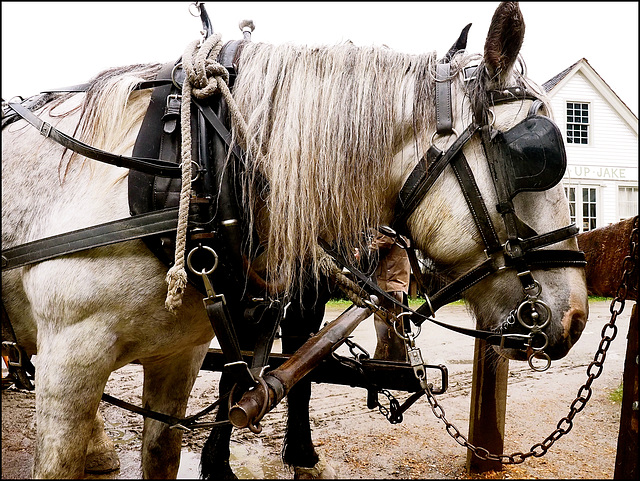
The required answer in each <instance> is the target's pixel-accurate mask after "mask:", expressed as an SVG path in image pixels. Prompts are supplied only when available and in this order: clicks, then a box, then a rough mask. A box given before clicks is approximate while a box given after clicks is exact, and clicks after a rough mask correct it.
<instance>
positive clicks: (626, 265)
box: [425, 217, 638, 464]
mask: <svg viewBox="0 0 640 481" xmlns="http://www.w3.org/2000/svg"><path fill="white" fill-rule="evenodd" d="M629 243H630V249H629V251H630V252H629V255H628V256H627V257H625V259H624V261H623V263H622V267H623V274H622V280H621V282H620V286H619V287H618V290H617V291H616V297H615V298H614V299H613V300H612V301H611V305H610V307H609V311H610V312H611V320H610V321H609V322H608V323H607V324H605V326H604V327H603V328H602V339H601V341H600V345H599V346H598V349H597V351H596V354H595V356H594V359H593V361H592V362H591V363H590V364H589V366H588V367H587V376H588V378H587V381H586V382H585V383H584V384H583V385H582V386H581V387H580V389H578V394H577V396H576V398H575V399H574V400H573V402H572V403H571V406H570V410H569V414H568V415H567V416H565V417H563V418H562V419H560V421H559V422H558V424H557V425H556V429H555V430H554V431H553V432H552V433H551V434H550V435H549V436H547V437H546V438H545V440H544V441H542V442H541V443H537V444H534V445H533V446H531V449H530V451H528V452H526V453H523V452H520V451H518V452H515V453H512V454H510V455H507V454H493V453H490V452H489V451H488V450H487V449H485V448H483V447H480V446H474V445H473V444H471V443H470V442H469V440H468V439H467V437H466V436H465V435H464V434H462V433H461V432H460V430H459V429H458V428H457V427H456V426H455V425H454V424H453V423H451V422H450V421H448V420H447V418H446V417H445V412H444V409H443V408H442V406H441V405H440V404H439V403H438V401H437V400H436V398H435V396H434V395H433V393H432V392H431V388H430V386H427V387H426V388H425V392H426V394H427V400H428V401H429V404H430V405H431V410H432V411H433V414H434V415H435V416H436V417H437V418H438V419H440V420H441V421H442V422H444V424H445V426H446V430H447V433H449V435H450V436H451V437H452V438H453V439H454V440H455V441H456V442H457V443H458V444H460V445H461V446H464V447H465V448H467V449H469V450H470V451H472V452H473V454H475V455H476V456H477V457H479V458H480V459H485V460H488V461H499V462H500V463H502V464H520V463H522V462H524V460H525V459H527V458H529V457H531V456H535V457H541V456H544V455H545V454H546V453H547V451H548V450H549V448H550V447H551V446H553V444H554V443H555V442H556V441H557V440H558V439H560V438H561V437H562V436H564V435H565V434H567V433H568V432H569V431H571V428H572V427H573V418H574V417H575V415H576V414H578V413H579V412H580V411H582V410H583V409H584V407H585V406H586V404H587V401H589V399H590V398H591V394H592V390H591V384H592V383H593V381H594V380H595V379H597V378H598V377H599V376H600V374H601V373H602V368H603V364H604V360H605V358H606V355H607V350H608V349H609V346H610V345H611V341H613V339H615V337H616V334H617V332H618V327H617V326H616V325H615V322H616V319H617V318H618V316H619V315H620V314H621V313H622V311H623V310H624V303H625V299H626V296H627V291H628V282H629V279H630V277H631V273H632V271H633V269H634V267H635V265H636V263H637V259H638V217H636V219H635V221H634V225H633V230H632V231H631V238H630V241H629ZM616 304H619V306H618V307H617V308H616ZM608 330H609V331H611V332H610V333H607V331H608ZM596 369H597V370H596ZM594 370H595V372H593V371H594Z"/></svg>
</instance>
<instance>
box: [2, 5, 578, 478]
mask: <svg viewBox="0 0 640 481" xmlns="http://www.w3.org/2000/svg"><path fill="white" fill-rule="evenodd" d="M513 32H517V34H513ZM523 33H524V24H523V23H522V18H521V14H520V12H519V9H518V8H517V5H514V4H502V5H501V6H500V7H499V8H498V10H497V11H496V14H495V16H494V19H493V21H492V25H491V28H490V32H489V35H488V38H487V44H486V47H485V54H484V56H478V55H468V54H466V53H465V52H455V55H452V58H451V59H450V61H451V72H450V78H451V93H452V112H453V116H452V119H453V128H454V129H455V130H456V131H457V132H463V131H465V129H466V128H467V127H468V126H469V125H470V124H472V122H474V110H476V111H477V109H478V108H480V107H482V108H484V107H487V108H490V111H491V114H490V115H489V116H488V118H489V119H493V127H494V128H495V129H497V130H500V131H507V130H509V129H510V128H511V127H512V126H514V125H516V124H518V122H520V121H521V120H522V119H523V118H525V117H526V115H527V111H528V109H529V107H530V105H531V103H532V101H531V100H530V99H525V100H518V101H513V102H507V103H501V104H497V105H495V106H491V105H486V106H480V107H479V106H478V102H477V101H476V100H473V99H477V95H475V96H472V97H473V99H472V98H470V95H469V94H470V91H469V83H468V82H466V81H465V80H464V74H463V69H464V67H467V66H469V65H478V64H480V67H479V68H478V70H477V72H478V73H477V77H478V78H477V79H476V81H474V82H471V83H472V84H473V85H475V88H476V94H477V93H478V92H479V93H481V94H482V92H484V91H489V90H496V89H501V88H503V87H505V86H514V85H517V86H520V87H522V88H526V89H527V90H528V91H533V92H536V93H537V95H538V96H539V97H540V98H541V99H543V100H544V96H543V93H542V90H541V89H540V88H539V87H536V86H535V85H534V84H532V83H531V82H530V81H528V80H527V79H526V78H525V77H524V76H523V75H522V74H521V73H519V72H518V71H517V69H514V64H515V63H516V59H517V55H518V52H519V49H520V45H521V43H522V35H523ZM435 66H436V57H435V54H433V53H431V54H426V55H405V54H400V53H397V52H394V51H392V50H390V49H388V48H376V47H371V48H358V47H355V46H353V45H350V44H344V45H338V46H334V47H321V48H307V47H294V46H290V45H286V46H279V47H275V46H270V45H263V44H247V45H246V46H245V48H244V50H243V52H242V56H241V58H240V68H239V76H238V78H237V82H236V85H235V88H234V97H235V99H236V100H237V102H238V106H239V108H240V112H241V114H242V116H243V117H244V119H246V121H247V125H248V138H242V137H240V138H239V139H238V141H239V142H240V144H241V145H242V146H243V147H245V149H246V150H247V151H248V152H249V153H250V155H249V158H250V159H252V161H251V162H250V163H248V164H247V165H245V166H244V169H245V172H246V173H247V175H246V178H247V182H246V184H245V192H244V194H245V195H246V199H247V202H246V206H247V208H248V209H254V210H251V211H250V212H251V216H250V217H251V220H252V222H253V223H254V225H255V228H256V229H257V231H258V232H259V234H260V235H261V242H262V243H263V244H264V245H265V246H266V247H267V256H268V259H267V262H266V274H265V276H266V277H267V278H268V279H287V280H290V286H289V288H292V287H293V286H294V285H295V283H296V279H298V274H297V271H296V267H295V266H297V265H300V263H303V264H304V265H308V266H310V269H317V265H318V259H317V238H318V237H322V238H324V239H325V240H327V241H337V242H339V244H340V245H341V246H343V247H345V248H347V249H348V248H349V247H350V246H352V245H354V244H355V242H356V240H357V239H358V237H359V236H360V233H361V232H363V231H367V230H368V229H371V228H375V227H376V226H379V225H383V224H391V223H392V221H393V216H394V208H395V206H396V203H397V198H398V193H399V191H400V189H401V187H402V186H403V183H404V181H405V180H406V179H407V177H408V176H409V174H410V173H411V171H412V169H413V168H414V167H415V166H416V164H417V163H418V161H419V159H420V158H421V157H422V156H423V154H424V153H425V151H426V150H427V149H428V148H429V145H430V141H431V140H432V138H433V137H434V132H435V130H436V108H435V101H434V91H435V88H436V83H435V81H434V76H435ZM158 68H159V67H158V66H157V65H151V66H135V67H130V68H126V69H114V70H112V71H110V72H108V73H106V74H103V75H101V76H100V77H99V79H100V81H98V82H96V83H95V85H94V88H92V89H91V91H90V92H89V93H88V94H84V93H81V94H65V95H58V96H55V99H54V100H53V101H51V102H48V103H47V104H46V105H44V106H43V107H41V108H39V109H38V110H37V111H36V112H35V113H36V114H37V115H38V116H39V117H40V118H42V119H43V120H44V121H46V122H49V123H50V124H51V125H53V126H54V127H55V128H57V129H58V130H61V131H63V132H66V133H68V134H73V133H74V132H76V130H77V131H78V132H80V134H79V135H80V137H81V139H82V140H83V141H84V142H86V143H88V144H91V145H93V146H95V147H98V148H101V149H103V150H106V151H109V152H113V153H116V154H121V155H131V151H132V148H133V145H134V142H135V139H136V136H137V133H138V130H139V128H140V124H141V121H142V118H143V116H144V114H145V111H146V110H147V107H148V104H149V98H150V91H149V90H142V91H138V90H133V86H134V85H136V84H137V83H139V82H140V81H142V80H146V79H150V78H153V77H154V75H155V73H156V72H157V70H158ZM544 108H545V109H546V110H547V111H548V106H546V105H545V107H544ZM475 120H476V121H480V119H475ZM79 125H80V128H79V129H78V126H79ZM453 140H454V137H453V136H444V137H442V136H437V137H436V143H437V144H438V145H439V146H440V147H441V148H442V149H443V150H444V149H445V148H446V147H448V146H449V145H450V144H451V143H452V142H453ZM463 152H464V155H465V156H466V158H467V160H468V162H469V165H470V167H471V170H472V172H473V175H474V176H475V178H476V180H477V183H478V186H479V189H480V192H481V194H482V197H483V198H484V199H485V201H486V205H487V206H488V207H489V216H490V218H491V220H492V221H493V224H494V225H495V226H496V229H497V235H498V237H499V238H500V240H501V241H502V242H504V241H505V240H506V235H507V234H506V231H505V226H504V224H503V222H502V218H501V216H500V214H499V213H498V212H497V211H496V210H495V208H494V206H495V205H496V203H497V197H496V191H495V189H494V187H493V182H492V180H491V172H490V170H489V168H488V165H487V158H486V156H485V150H484V148H483V145H482V142H481V138H480V136H479V135H475V136H473V137H472V138H471V139H470V140H469V141H468V142H467V143H466V144H465V145H464V147H463ZM254 172H258V173H259V174H260V175H261V176H264V178H265V179H266V181H267V182H268V185H269V189H268V191H258V192H257V191H256V190H255V189H257V188H261V187H259V186H260V184H259V183H258V182H252V181H254V180H255V178H256V175H254V174H253V173H254ZM127 174H128V171H127V170H126V169H123V168H119V167H114V166H111V165H107V164H103V163H100V162H96V161H93V160H89V159H85V158H82V157H80V156H70V155H69V153H66V154H65V152H64V149H63V147H61V146H60V145H58V144H56V143H55V142H53V141H51V140H50V139H47V138H44V137H43V136H41V135H40V133H39V132H38V131H37V130H36V129H34V128H32V127H31V126H28V125H27V124H26V123H25V122H24V121H17V122H15V123H13V124H11V125H10V126H9V127H7V128H6V129H5V130H4V131H3V133H2V227H3V228H2V244H3V248H9V247H12V246H15V245H19V244H22V243H25V242H29V241H33V240H36V239H40V238H44V237H48V236H52V235H56V234H60V233H64V232H68V231H72V230H76V229H80V228H83V227H88V226H92V225H96V224H100V223H104V222H108V221H112V220H115V219H120V218H124V217H127V216H129V206H128V201H127ZM513 203H514V206H515V211H516V212H517V214H518V217H519V218H520V219H522V220H523V221H524V222H526V223H527V224H528V225H529V226H530V227H531V228H533V229H534V230H535V231H537V232H539V233H545V232H550V231H553V230H556V229H558V228H561V227H563V226H565V225H566V224H568V223H569V207H568V203H567V200H566V198H565V196H564V193H563V189H562V186H561V185H555V186H554V187H552V188H550V189H548V190H546V191H544V192H523V193H520V194H518V195H517V196H516V197H515V198H514V199H513ZM258 209H260V210H258ZM406 227H407V232H406V233H407V234H408V235H410V237H411V239H412V242H413V245H414V246H416V247H417V248H418V249H420V250H421V251H422V252H424V253H425V254H426V255H427V256H428V257H430V258H431V259H433V260H434V262H435V263H436V264H437V265H438V266H439V267H441V268H443V269H446V270H447V274H448V275H449V276H450V277H452V278H455V277H457V276H459V275H461V274H463V273H464V272H465V271H467V270H468V269H470V268H472V267H473V266H474V265H477V264H478V263H480V262H481V261H482V260H483V259H485V258H486V257H485V253H484V249H485V246H484V244H483V243H482V239H481V237H480V235H479V232H478V230H477V228H476V224H475V222H474V220H473V218H472V215H471V214H470V212H469V208H468V207H467V204H466V202H465V199H464V196H463V195H462V192H461V189H460V186H459V184H458V181H457V179H456V176H455V175H454V173H453V172H452V170H451V168H450V167H447V168H445V169H444V171H443V173H442V175H440V177H439V178H438V179H437V180H436V181H435V183H434V185H433V186H432V188H431V189H430V191H429V192H428V194H427V195H426V196H425V198H424V199H422V200H421V201H420V202H419V203H418V205H417V207H416V209H415V210H414V211H413V213H411V215H410V216H409V217H408V219H407V221H406ZM557 246H559V247H561V248H563V249H566V250H572V251H576V250H577V243H576V241H575V239H573V238H570V239H565V240H562V241H561V242H560V243H559V244H557ZM166 273H167V269H166V267H165V266H164V265H163V264H162V263H161V262H160V261H159V260H158V259H157V258H156V257H155V256H154V255H153V254H152V253H151V252H150V251H149V249H148V248H147V247H146V246H145V244H144V243H142V242H141V241H129V242H125V243H121V244H115V245H110V246H105V247H100V248H95V249H92V250H88V251H84V252H81V253H76V254H72V255H65V256H62V257H58V258H55V259H51V260H47V261H44V262H40V263H37V264H34V265H28V266H24V267H21V268H18V269H13V270H9V271H5V272H3V274H2V300H3V303H4V306H5V308H6V311H7V313H8V316H9V318H10V319H11V321H12V323H13V326H14V330H15V333H16V336H17V338H18V340H19V342H20V343H21V344H22V345H23V346H24V347H25V348H26V350H27V351H28V353H29V354H36V353H37V358H36V378H35V384H36V424H37V439H36V453H35V459H34V467H33V475H34V477H38V478H41V477H59V478H68V477H82V476H83V475H84V472H85V463H86V462H88V460H87V458H88V457H91V456H94V455H96V456H98V457H100V456H103V455H106V456H109V455H110V454H111V455H112V454H113V447H112V446H111V447H110V446H109V445H108V443H107V442H106V441H105V439H104V433H103V432H102V426H101V419H100V418H99V416H97V410H98V404H99V402H100V397H101V395H102V392H103V389H104V387H105V384H106V382H107V379H108V377H109V375H110V373H111V372H112V371H114V370H115V369H118V368H120V367H122V366H124V365H126V364H128V363H130V362H132V361H135V360H139V361H140V362H141V364H142V365H143V367H144V387H143V404H144V405H145V406H146V407H148V408H151V409H153V410H155V411H160V412H163V413H166V414H170V415H173V416H184V414H185V411H186V407H187V401H188V398H189V393H190V391H191V388H192V386H193V383H194V381H195V378H196V375H197V373H198V370H199V367H200V365H201V363H202V360H203V357H204V355H205V353H206V350H207V347H208V345H209V343H210V341H211V339H212V337H213V330H212V328H211V325H210V323H209V320H208V319H207V316H206V314H205V311H204V310H203V308H202V295H201V294H199V293H198V292H197V291H196V290H194V289H193V288H192V287H190V286H189V287H187V289H186V291H185V293H184V299H183V304H182V306H181V307H180V308H179V309H178V310H177V311H176V312H175V313H174V312H169V311H168V310H167V309H165V297H166V291H167V286H166V283H165V276H166ZM534 275H535V278H536V280H537V281H538V282H539V283H540V285H541V286H542V291H541V294H540V298H541V300H543V301H544V302H545V303H546V304H547V305H548V306H549V308H550V310H551V312H552V320H551V322H550V325H549V326H547V328H546V333H547V336H548V343H549V347H548V352H550V353H553V354H552V357H554V358H557V357H562V356H563V355H565V354H566V353H567V352H568V350H569V349H570V347H571V346H572V344H573V343H574V342H575V341H576V340H577V338H578V337H579V335H580V333H581V331H582V329H583V327H584V324H585V322H586V319H587V314H588V304H587V292H586V284H585V278H584V273H583V270H582V269H579V268H576V267H561V268H555V269H538V270H535V271H534ZM465 297H466V299H467V301H468V303H469V304H470V306H471V307H472V309H473V312H474V314H475V316H476V319H477V325H478V327H479V328H482V329H495V328H498V327H499V326H501V325H502V324H503V322H504V321H505V319H507V317H508V316H509V314H510V312H512V310H513V309H514V307H516V306H517V305H518V303H520V302H521V301H522V298H523V289H522V287H521V285H520V282H518V280H516V274H515V271H514V270H513V269H501V270H500V271H498V272H497V273H495V274H494V275H491V276H489V277H486V278H485V279H483V280H481V281H480V282H478V283H477V284H475V285H474V286H472V287H470V288H469V289H468V290H466V292H465ZM503 352H504V354H506V355H510V356H512V357H513V356H516V357H517V356H521V354H519V351H516V350H503ZM180 444H181V432H180V431H179V430H172V429H169V428H168V426H167V425H165V424H163V423H161V422H158V421H154V420H152V419H149V418H147V419H145V424H144V431H143V443H142V450H143V452H142V468H143V475H144V476H145V477H146V478H164V477H175V476H176V473H177V470H178V464H179V458H180ZM96 446H98V448H96ZM213 474H214V475H215V473H213Z"/></svg>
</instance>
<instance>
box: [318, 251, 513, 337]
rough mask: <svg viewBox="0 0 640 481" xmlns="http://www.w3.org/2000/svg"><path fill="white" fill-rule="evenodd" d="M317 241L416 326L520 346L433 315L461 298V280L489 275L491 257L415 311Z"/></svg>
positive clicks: (470, 283)
mask: <svg viewBox="0 0 640 481" xmlns="http://www.w3.org/2000/svg"><path fill="white" fill-rule="evenodd" d="M318 242H319V244H320V246H321V247H322V248H323V249H324V250H325V252H327V253H328V254H329V255H331V256H332V257H333V258H334V259H335V260H336V261H337V262H338V264H340V265H341V266H342V267H345V268H347V269H348V270H349V272H351V273H352V274H353V275H354V276H355V277H356V278H357V279H358V280H359V281H360V282H361V283H362V284H363V285H364V286H365V287H366V288H367V290H368V291H370V292H372V293H374V294H375V295H377V296H380V297H384V298H385V299H387V300H389V301H390V302H392V303H393V304H394V305H396V306H399V307H400V308H401V309H402V310H403V311H404V312H410V313H411V314H412V315H411V321H412V322H413V323H414V324H415V325H418V326H419V325H420V324H422V323H423V322H424V321H429V322H432V323H434V324H436V325H438V326H440V327H444V328H445V329H449V330H451V331H455V332H457V333H460V334H464V335H466V336H471V337H475V338H478V339H484V340H485V341H486V342H488V343H489V344H493V345H496V346H498V345H499V346H502V347H505V348H513V349H522V348H523V344H522V341H521V340H519V339H513V338H508V337H505V338H503V337H502V336H501V335H499V334H496V333H495V332H493V331H481V330H479V329H469V328H466V327H461V326H455V325H452V324H447V323H446V322H440V321H438V320H436V319H434V318H433V317H432V316H433V314H434V313H435V311H436V310H437V309H438V308H439V307H442V306H443V305H446V304H448V303H449V302H451V300H447V299H451V298H453V297H454V298H455V299H457V298H459V297H460V296H459V295H458V294H457V290H459V289H462V290H464V289H466V287H465V288H464V289H463V288H462V284H463V282H469V287H470V286H471V285H473V284H474V283H475V282H478V281H479V280H480V279H478V274H479V273H480V269H484V270H486V275H490V274H492V273H493V272H495V270H496V269H494V268H493V267H492V266H491V265H490V263H491V262H493V261H492V259H488V260H487V261H485V262H483V263H482V264H481V265H480V266H479V267H476V268H475V269H473V270H472V271H470V272H469V278H468V279H466V278H465V280H464V281H461V280H458V281H454V283H453V285H454V289H456V292H454V293H451V294H450V295H448V296H446V299H445V294H444V293H443V294H442V295H441V296H440V297H439V298H437V297H436V300H437V302H438V304H439V305H438V307H434V308H433V309H431V308H430V307H429V302H425V303H424V304H423V305H422V306H420V307H419V308H418V309H417V310H413V309H411V308H410V307H409V306H408V305H406V304H404V303H402V302H400V301H398V300H397V299H396V298H394V297H392V296H390V295H389V294H387V293H386V292H385V291H383V290H382V289H380V287H378V286H377V285H376V284H374V283H373V282H372V281H371V279H369V278H368V277H367V276H366V275H365V274H364V273H363V272H361V271H360V270H359V269H357V268H356V267H354V266H353V265H352V264H351V263H349V262H347V261H346V259H345V258H344V256H343V255H341V254H340V253H339V252H338V251H337V250H336V249H333V248H332V247H331V246H330V245H329V244H328V243H327V242H326V241H324V240H323V239H318ZM484 277H486V276H484V275H483V277H482V278H484ZM434 297H435V296H434ZM432 299H433V298H432ZM455 299H454V300H455Z"/></svg>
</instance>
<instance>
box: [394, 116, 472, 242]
mask: <svg viewBox="0 0 640 481" xmlns="http://www.w3.org/2000/svg"><path fill="white" fill-rule="evenodd" d="M478 128H479V127H478V125H476V124H471V125H469V127H467V128H466V129H465V130H464V132H462V133H461V134H460V136H459V137H458V138H457V139H456V140H455V141H454V142H453V144H451V146H450V147H449V149H447V151H446V152H445V153H444V154H443V155H441V156H439V157H438V158H437V160H436V161H435V162H434V163H432V164H431V165H429V168H428V170H425V168H424V164H425V162H426V161H425V160H423V159H421V160H420V162H418V165H416V167H415V168H414V171H417V172H416V174H414V173H413V172H412V173H411V174H409V178H412V176H415V178H414V179H413V183H412V185H411V186H407V184H406V183H405V185H404V186H403V187H402V189H401V190H400V193H399V194H398V202H397V203H396V211H395V216H394V221H393V225H392V226H391V227H393V229H395V230H405V229H406V226H405V222H406V221H407V219H408V218H409V216H410V215H411V214H412V213H413V211H414V210H415V209H416V207H418V204H419V203H420V202H421V201H422V199H423V198H424V196H425V195H427V192H429V189H431V187H432V186H433V184H434V183H435V181H436V180H437V179H438V177H439V176H440V174H441V173H442V172H443V171H444V169H445V167H446V166H447V165H449V162H451V160H452V159H453V158H454V157H455V156H456V155H457V154H458V152H460V150H461V149H462V147H463V146H464V144H466V143H467V141H468V140H469V139H470V138H471V137H472V136H473V134H475V132H476V131H477V130H478ZM429 150H430V151H431V148H430V149H429ZM427 154H428V155H429V151H428V152H427Z"/></svg>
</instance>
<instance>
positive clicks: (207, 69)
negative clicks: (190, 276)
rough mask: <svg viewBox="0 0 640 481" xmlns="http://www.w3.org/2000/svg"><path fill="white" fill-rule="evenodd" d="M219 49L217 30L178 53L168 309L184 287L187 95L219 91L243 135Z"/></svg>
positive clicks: (189, 160)
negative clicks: (175, 201) (177, 156)
mask: <svg viewBox="0 0 640 481" xmlns="http://www.w3.org/2000/svg"><path fill="white" fill-rule="evenodd" d="M221 49H222V36H221V35H220V34H219V33H214V34H212V35H211V36H209V38H207V39H206V40H205V41H204V42H202V41H201V40H194V41H193V42H192V43H191V44H189V45H188V46H187V48H186V49H185V51H184V54H183V55H182V68H183V69H184V71H185V75H186V77H185V79H184V82H183V84H182V109H181V113H180V121H181V124H182V144H181V150H182V152H181V160H182V164H181V165H182V187H181V189H180V203H179V205H178V227H177V232H176V250H175V260H174V265H173V266H172V267H171V268H170V269H169V271H168V272H167V277H166V282H167V284H168V286H169V287H168V291H167V298H166V300H165V307H166V308H167V309H168V310H169V311H174V310H175V309H177V308H178V307H180V306H181V305H182V296H183V294H184V289H185V288H186V286H187V272H186V270H185V268H184V263H185V250H186V241H187V225H188V218H189V204H190V201H191V163H192V158H191V143H192V139H191V95H192V94H193V95H194V96H195V97H196V98H198V99H204V98H207V97H210V96H211V95H213V94H215V93H218V92H220V93H221V94H222V95H223V96H224V99H225V100H226V101H227V105H228V106H229V111H230V113H231V119H232V122H233V125H234V127H235V128H236V129H240V131H241V132H240V133H241V134H242V136H243V137H244V138H247V136H246V133H247V130H248V128H247V124H246V122H245V121H244V118H243V117H242V114H241V113H240V111H239V109H238V106H237V104H236V103H235V101H234V99H233V97H232V95H231V91H230V90H229V86H228V83H229V72H228V71H227V69H226V68H225V67H224V66H223V65H222V64H220V63H219V62H218V61H217V59H218V54H219V53H220V50H221Z"/></svg>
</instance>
